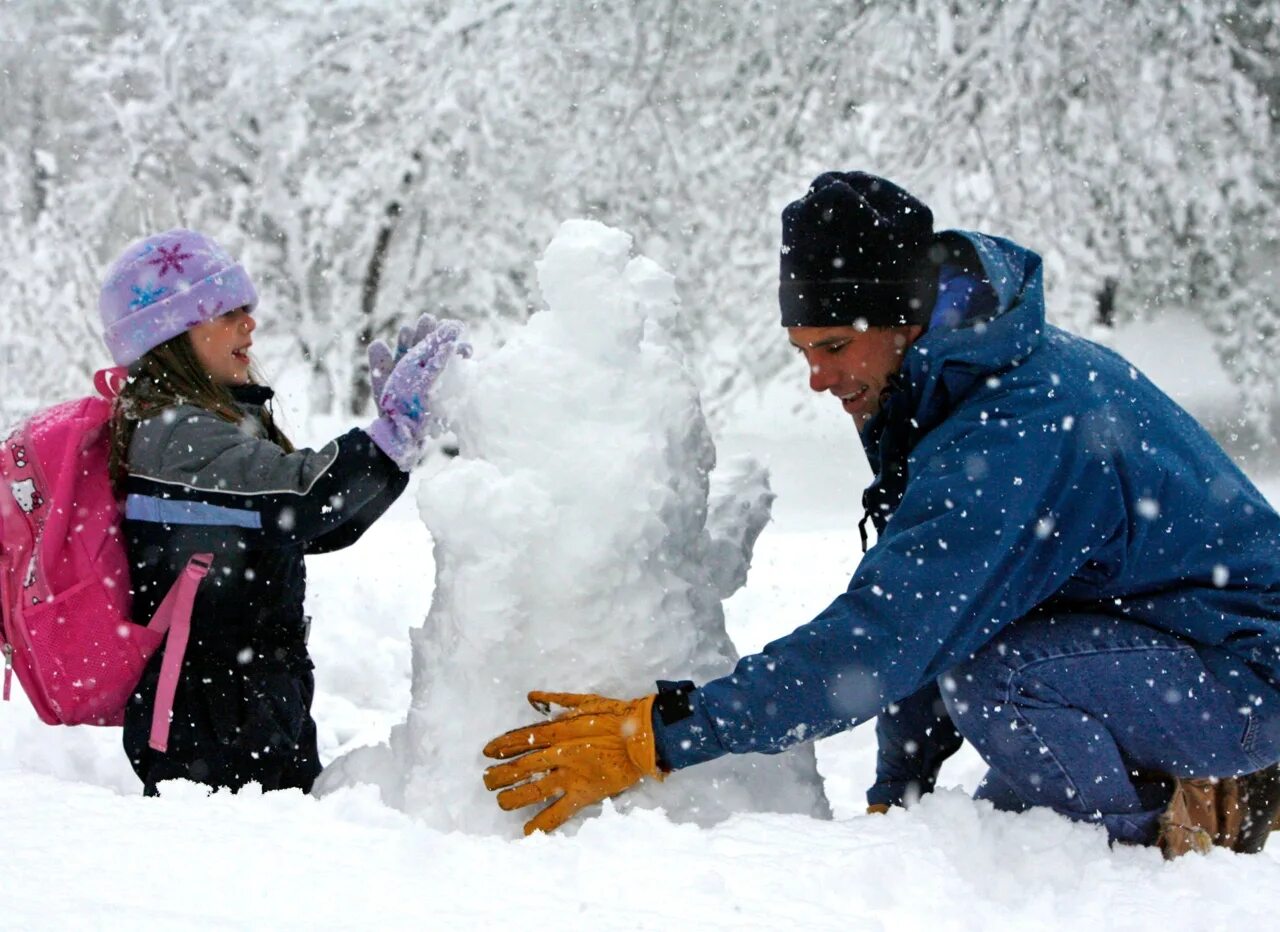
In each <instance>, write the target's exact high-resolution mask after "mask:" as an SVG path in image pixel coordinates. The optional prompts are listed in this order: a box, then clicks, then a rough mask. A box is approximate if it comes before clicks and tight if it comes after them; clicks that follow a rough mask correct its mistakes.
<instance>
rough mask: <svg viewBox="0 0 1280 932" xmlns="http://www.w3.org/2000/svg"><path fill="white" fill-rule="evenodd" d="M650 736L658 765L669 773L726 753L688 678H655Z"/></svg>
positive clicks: (699, 696)
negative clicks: (655, 696) (656, 690)
mask: <svg viewBox="0 0 1280 932" xmlns="http://www.w3.org/2000/svg"><path fill="white" fill-rule="evenodd" d="M653 740H654V750H655V751H656V753H657V758H658V767H659V768H660V769H662V770H664V771H666V772H668V773H670V772H671V771H673V770H683V769H684V768H685V767H692V766H693V765H694V764H701V763H704V762H706V761H709V760H715V759H716V758H717V757H721V756H723V755H724V754H727V753H728V751H727V750H726V749H725V748H724V747H723V746H722V745H721V744H720V739H719V737H718V736H717V734H716V730H715V726H714V724H713V722H712V718H711V715H710V714H709V713H708V712H707V710H706V707H705V706H704V705H703V702H702V696H701V694H700V693H699V691H698V690H697V689H696V688H695V687H694V685H693V683H691V682H689V681H688V680H683V681H681V682H679V683H673V682H669V681H666V680H659V681H658V696H657V698H656V699H655V700H654V703H653Z"/></svg>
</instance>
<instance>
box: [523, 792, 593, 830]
mask: <svg viewBox="0 0 1280 932" xmlns="http://www.w3.org/2000/svg"><path fill="white" fill-rule="evenodd" d="M602 798H603V797H602ZM599 801H600V800H599V799H591V798H590V797H583V796H578V795H575V794H572V793H566V794H565V795H564V796H561V797H560V798H559V799H557V800H556V801H555V802H553V803H552V804H551V805H550V806H548V807H547V808H546V809H543V810H542V811H541V812H539V813H538V814H537V815H536V816H534V817H533V818H532V819H530V820H529V821H528V822H526V823H525V824H524V833H525V834H526V835H532V834H533V833H534V832H554V831H555V830H556V829H558V828H559V827H560V826H562V825H564V824H565V823H566V822H568V821H569V820H570V819H572V818H573V816H574V814H575V813H576V812H577V811H578V810H579V809H583V808H585V807H587V806H590V805H591V804H592V803H595V802H599Z"/></svg>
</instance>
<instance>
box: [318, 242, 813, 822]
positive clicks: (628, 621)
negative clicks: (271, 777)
mask: <svg viewBox="0 0 1280 932" xmlns="http://www.w3.org/2000/svg"><path fill="white" fill-rule="evenodd" d="M630 250H631V238H630V236H628V235H627V234H625V233H622V232H620V231H618V230H614V229H611V228H609V227H606V226H604V225H602V224H599V223H595V222H592V221H583V220H576V221H569V222H567V223H565V224H564V225H563V226H562V227H561V229H560V232H559V233H558V235H557V236H556V237H555V239H554V240H553V242H552V243H551V245H550V246H549V247H548V248H547V251H546V254H545V256H544V258H543V259H542V261H540V262H539V263H538V264H537V271H538V280H539V284H540V286H541V289H542V293H543V296H544V297H545V299H546V302H547V305H548V310H546V311H543V312H540V313H537V314H535V315H534V316H533V317H532V318H531V319H530V320H529V322H528V324H527V325H526V326H525V327H524V328H523V329H521V330H520V331H518V332H516V333H514V334H513V335H512V336H511V338H510V339H509V340H508V342H507V343H506V344H505V345H504V346H503V347H501V348H500V349H498V350H496V351H494V352H492V353H491V354H489V355H487V356H485V357H483V358H479V359H477V360H474V361H472V362H471V363H469V364H463V365H456V366H451V367H450V369H449V372H448V374H447V377H446V379H445V381H444V383H443V384H442V385H441V390H440V398H439V402H438V404H439V405H440V407H441V409H442V410H443V411H444V412H445V413H447V414H448V416H449V417H450V419H451V420H452V421H453V423H454V424H455V425H456V430H457V437H458V443H459V448H460V455H459V457H458V458H457V459H456V460H454V461H453V462H451V463H450V464H448V465H447V466H445V467H444V468H442V469H441V470H440V471H439V472H438V473H437V474H436V475H434V476H432V477H429V478H427V479H424V481H423V482H422V484H421V486H420V492H419V506H420V509H421V513H422V517H423V520H424V521H425V522H426V524H427V526H428V528H429V529H430V531H431V535H432V538H433V539H434V541H435V564H436V568H437V575H436V587H435V597H434V601H433V603H432V606H431V611H430V614H429V615H428V617H427V620H426V623H425V624H424V625H423V626H422V627H421V628H420V629H418V630H416V631H414V632H413V699H412V706H411V708H410V711H409V714H408V717H407V719H406V721H405V722H404V723H403V724H401V725H398V726H396V727H395V728H394V729H393V730H392V734H391V738H390V740H389V742H388V743H387V744H383V745H380V746H378V747H375V748H368V749H363V750H360V751H357V752H354V753H353V754H351V755H348V756H345V757H343V758H340V759H339V760H338V761H336V762H335V763H334V764H333V765H332V766H331V767H330V768H329V770H328V771H326V773H325V775H324V777H323V778H322V781H321V785H320V789H321V791H322V792H327V791H330V790H332V789H333V788H335V787H337V786H342V785H349V784H353V783H359V782H368V783H374V784H376V785H378V786H379V787H380V788H381V790H382V793H383V797H384V799H386V800H387V801H388V802H389V803H390V804H392V805H394V806H397V807H399V808H402V809H404V810H405V811H407V812H409V813H412V814H414V815H417V816H419V817H421V818H422V819H423V820H425V821H426V822H427V823H428V824H430V825H432V826H435V827H439V828H443V829H461V830H465V831H469V832H484V833H499V834H516V833H518V832H519V827H520V825H521V824H522V823H523V822H524V821H525V820H526V819H527V818H529V816H530V815H531V814H532V810H530V811H526V812H523V813H503V812H501V811H500V810H499V809H498V808H497V806H496V805H495V803H494V801H493V798H492V796H491V795H490V794H489V793H487V792H486V791H485V790H484V789H483V786H482V784H481V781H480V774H481V771H482V769H483V768H484V766H485V764H486V763H487V762H486V761H485V760H484V758H483V757H481V755H480V748H481V747H482V746H483V744H484V743H485V741H486V740H488V739H489V738H490V737H493V736H494V735H496V734H498V733H500V732H502V731H505V730H507V729H509V728H512V727H515V726H517V725H519V724H521V723H524V722H528V721H530V720H531V719H533V718H535V713H533V712H532V711H531V710H530V709H529V707H528V705H527V704H526V703H525V701H524V696H525V694H526V693H527V692H528V691H529V690H531V689H551V690H556V691H566V692H598V693H601V694H604V695H612V696H620V697H630V696H635V695H643V694H645V693H648V692H652V691H653V689H654V681H655V680H656V679H658V678H667V679H680V678H689V679H693V680H695V681H703V680H706V679H708V678H711V677H715V676H718V675H721V674H723V673H725V672H727V671H728V670H729V669H730V668H731V666H732V664H733V662H734V661H735V660H736V659H737V654H736V651H735V650H734V647H733V644H732V642H731V641H730V639H729V637H728V635H727V634H726V633H725V623H724V611H723V608H722V605H721V602H722V600H723V599H725V598H726V597H728V596H729V595H730V594H731V593H732V592H733V591H735V590H736V589H738V588H739V587H740V586H741V585H742V584H743V582H745V580H746V575H747V567H748V565H749V563H750V559H751V552H752V548H753V546H754V544H755V540H756V537H757V535H758V534H759V533H760V530H761V529H762V528H763V527H764V525H765V524H766V523H767V521H768V519H769V509H770V505H771V502H772V494H771V493H770V491H769V487H768V481H767V475H766V473H765V471H764V470H763V469H762V468H761V467H760V466H759V465H758V464H756V463H755V462H753V461H750V460H743V459H740V460H738V461H735V462H733V463H732V464H729V465H728V466H727V467H726V468H723V469H721V470H720V471H719V472H718V473H717V475H716V480H715V481H714V483H713V482H712V480H711V473H712V469H713V467H714V466H715V447H714V444H713V442H712V439H711V434H710V432H709V430H708V427H707V424H706V422H705V420H704V418H703V412H702V406H701V403H700V399H699V396H698V391H697V388H696V387H695V385H694V382H693V380H692V378H691V377H690V375H689V373H688V371H687V370H686V368H685V366H684V361H683V359H682V357H681V354H680V351H679V350H678V349H677V347H676V345H675V343H674V342H673V340H672V338H671V331H672V328H673V327H674V326H676V325H677V324H678V306H679V303H678V298H677V295H676V290H675V283H674V280H673V279H672V277H671V276H670V275H668V274H667V273H666V272H664V271H663V270H662V269H661V268H659V267H658V266H657V265H656V264H655V263H653V262H652V261H650V260H649V259H646V258H644V257H634V258H633V257H631V255H630ZM713 490H714V491H713ZM637 805H639V806H645V807H654V806H659V807H661V808H663V809H665V810H666V811H667V813H668V814H669V815H670V816H671V817H672V818H674V819H676V820H677V821H696V822H698V823H701V824H709V823H713V822H716V821H718V820H721V819H723V818H725V817H727V816H728V815H730V814H732V813H737V812H744V811H774V812H789V813H802V814H806V815H816V816H820V817H826V816H828V815H829V810H828V806H827V802H826V798H825V796H824V795H823V791H822V786H821V781H820V778H819V776H818V773H817V769H816V766H815V763H814V756H813V750H812V748H811V747H805V748H802V749H800V750H798V751H797V752H795V753H791V754H787V755H783V756H779V757H772V758H766V757H751V758H737V759H723V760H720V761H716V762H715V763H713V764H709V765H705V766H702V767H698V768H696V769H695V770H692V771H688V772H684V773H681V774H679V775H677V776H676V777H673V778H672V779H670V780H668V781H666V783H664V784H662V785H659V786H645V787H642V788H640V789H638V790H637V791H634V792H631V793H628V794H626V795H625V796H624V797H623V798H622V799H621V800H619V808H621V809H627V808H631V807H634V806H637Z"/></svg>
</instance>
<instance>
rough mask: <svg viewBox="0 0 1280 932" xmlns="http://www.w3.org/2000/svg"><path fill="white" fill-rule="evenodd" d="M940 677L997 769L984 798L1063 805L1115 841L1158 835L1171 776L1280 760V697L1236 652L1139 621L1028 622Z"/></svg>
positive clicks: (1064, 618)
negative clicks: (1095, 825) (1205, 645)
mask: <svg viewBox="0 0 1280 932" xmlns="http://www.w3.org/2000/svg"><path fill="white" fill-rule="evenodd" d="M938 682H939V685H940V687H941V690H942V697H943V701H944V702H945V703H946V707H947V711H948V713H949V714H950V716H951V720H952V721H953V722H954V723H955V726H956V728H957V729H958V730H959V731H960V733H961V734H962V735H964V737H965V738H967V739H968V740H969V742H970V743H971V744H973V745H974V747H975V748H977V750H978V753H979V754H981V755H982V757H983V759H984V760H985V761H986V762H987V764H988V765H989V766H990V767H991V770H990V772H989V773H988V774H987V777H986V779H985V780H983V782H982V784H981V786H979V788H978V792H977V793H976V794H975V795H976V796H977V797H978V798H981V799H989V800H991V801H992V802H993V803H994V804H995V805H996V807H997V808H999V809H1007V810H1013V811H1019V810H1022V809H1025V808H1027V807H1029V806H1049V807H1050V808H1052V809H1054V810H1056V811H1057V812H1060V813H1062V814H1063V815H1065V816H1067V817H1069V818H1072V819H1077V820H1080V821H1085V822H1096V823H1100V824H1102V825H1103V826H1105V827H1106V829H1107V832H1108V833H1109V835H1110V836H1111V839H1112V840H1113V841H1123V842H1130V843H1135V844H1151V843H1152V842H1154V841H1155V838H1156V834H1157V832H1158V830H1159V818H1160V815H1161V813H1162V812H1163V811H1164V808H1165V805H1166V804H1167V802H1168V798H1169V794H1170V792H1171V789H1172V784H1171V781H1170V780H1169V779H1168V778H1169V777H1226V776H1236V775H1239V774H1244V773H1252V772H1253V771H1255V770H1259V769H1261V768H1263V767H1266V766H1268V765H1270V764H1273V763H1275V762H1276V761H1277V760H1280V691H1277V690H1276V689H1275V688H1274V687H1272V686H1271V685H1270V684H1269V683H1268V682H1266V681H1265V680H1263V679H1262V678H1261V677H1259V676H1258V675H1257V674H1256V673H1254V672H1253V671H1252V670H1251V669H1250V668H1249V667H1248V665H1247V664H1245V663H1244V662H1243V661H1241V660H1239V659H1238V658H1236V657H1235V656H1234V655H1232V654H1230V653H1228V652H1227V651H1225V650H1222V649H1217V648H1205V647H1203V646H1199V645H1195V644H1193V643H1192V642H1190V641H1186V640H1183V639H1181V638H1178V637H1176V636H1174V635H1172V634H1168V633H1166V632H1163V631H1159V630H1157V629H1155V628H1151V627H1148V626H1147V625H1143V624H1139V623H1137V622H1133V621H1128V620H1124V619H1118V618H1112V617H1108V616H1104V615H1054V616H1047V615H1046V616H1038V617H1032V618H1027V619H1024V620H1022V621H1019V622H1017V623H1015V624H1013V625H1011V626H1009V627H1008V628H1006V629H1005V630H1004V631H1002V632H1001V633H1000V634H999V635H997V636H996V638H995V639H994V640H993V641H992V642H991V643H990V644H988V645H987V646H986V647H984V648H983V649H982V650H981V651H979V652H978V653H977V654H976V655H975V656H974V657H973V658H972V659H971V660H968V661H966V662H964V663H961V664H959V665H958V666H956V667H954V668H953V669H952V670H950V671H949V672H948V673H947V674H946V675H945V676H943V677H941V678H940V679H939V681H938ZM1144 775H1145V776H1146V778H1144ZM1162 778H1163V779H1162Z"/></svg>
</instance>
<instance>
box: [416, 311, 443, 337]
mask: <svg viewBox="0 0 1280 932" xmlns="http://www.w3.org/2000/svg"><path fill="white" fill-rule="evenodd" d="M439 323H440V322H439V321H438V320H436V317H435V315H434V314H423V315H422V316H421V317H419V318H418V325H417V326H416V327H415V328H414V330H413V342H414V343H421V342H422V341H423V340H425V339H426V338H427V334H429V333H430V332H431V331H432V330H435V329H436V327H437V326H438V325H439Z"/></svg>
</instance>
